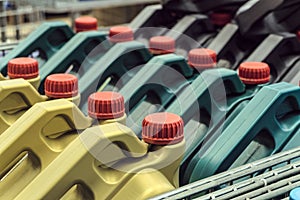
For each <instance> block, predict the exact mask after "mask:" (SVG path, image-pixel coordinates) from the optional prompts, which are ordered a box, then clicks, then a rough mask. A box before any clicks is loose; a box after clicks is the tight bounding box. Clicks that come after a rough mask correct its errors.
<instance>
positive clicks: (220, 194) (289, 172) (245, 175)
mask: <svg viewBox="0 0 300 200" xmlns="http://www.w3.org/2000/svg"><path fill="white" fill-rule="evenodd" d="M299 186H300V147H298V148H295V149H293V150H289V151H285V152H282V153H279V154H275V155H273V156H270V157H267V158H264V159H261V160H258V161H256V162H253V163H250V164H247V165H243V166H241V167H238V168H235V169H231V170H228V171H226V172H223V173H220V174H217V175H215V176H211V177H208V178H205V179H202V180H200V181H197V182H194V183H191V184H188V185H185V186H183V187H180V188H178V189H176V190H173V191H170V192H168V193H165V194H162V195H159V196H157V197H154V198H152V200H158V199H234V198H238V199H272V198H281V199H282V198H285V197H287V196H288V193H289V191H291V190H292V189H293V188H296V187H299Z"/></svg>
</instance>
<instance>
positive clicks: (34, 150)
mask: <svg viewBox="0 0 300 200" xmlns="http://www.w3.org/2000/svg"><path fill="white" fill-rule="evenodd" d="M89 115H90V116H91V117H85V116H84V115H83V113H82V112H81V111H80V110H79V109H78V107H77V106H76V105H75V104H74V103H72V102H70V101H68V100H66V99H58V100H52V101H46V102H41V103H36V104H35V105H34V106H32V107H31V108H30V109H29V110H28V111H27V112H25V114H24V115H23V116H21V117H20V118H19V119H18V120H17V121H16V122H15V123H14V124H13V125H12V126H11V127H10V128H8V129H7V130H6V131H5V132H4V133H3V134H2V135H0V155H1V159H0V179H1V181H0V199H13V198H14V197H15V196H16V195H17V194H18V193H19V192H20V191H21V190H22V189H23V188H24V187H25V186H26V185H27V184H28V183H30V182H31V181H32V180H33V179H34V178H35V177H36V176H37V175H38V174H39V173H41V172H42V171H43V170H44V169H45V168H46V167H47V166H48V165H49V164H50V163H51V162H52V161H53V160H54V159H55V158H56V157H57V156H58V155H59V154H60V153H61V152H62V151H63V150H64V149H65V148H66V147H67V146H68V144H69V143H71V142H72V141H73V140H74V139H75V138H77V136H78V134H80V133H81V132H82V130H84V129H86V128H88V127H90V126H91V125H92V124H93V122H96V124H97V125H98V124H107V123H112V122H120V123H125V121H126V114H125V109H124V98H123V96H122V95H120V94H118V93H114V92H99V93H95V94H92V95H91V96H90V97H89ZM92 118H94V119H92Z"/></svg>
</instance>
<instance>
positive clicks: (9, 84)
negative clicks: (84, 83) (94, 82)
mask: <svg viewBox="0 0 300 200" xmlns="http://www.w3.org/2000/svg"><path fill="white" fill-rule="evenodd" d="M45 93H46V96H45V95H40V94H39V93H38V92H37V90H36V89H35V88H34V87H33V86H32V85H31V84H30V83H29V82H28V81H27V80H24V79H12V80H7V81H0V94H1V95H0V134H2V133H3V132H4V131H5V130H6V129H7V128H8V127H9V126H11V125H12V124H13V123H14V122H15V121H16V120H17V119H18V118H19V117H20V116H22V115H23V114H24V113H25V112H26V111H27V110H28V109H29V108H30V107H31V106H33V105H34V104H36V103H38V102H44V101H48V100H52V99H57V98H66V99H67V100H69V101H72V102H74V103H75V104H79V101H80V95H79V94H78V80H77V77H75V76H74V75H71V74H53V75H50V76H48V77H47V79H46V81H45Z"/></svg>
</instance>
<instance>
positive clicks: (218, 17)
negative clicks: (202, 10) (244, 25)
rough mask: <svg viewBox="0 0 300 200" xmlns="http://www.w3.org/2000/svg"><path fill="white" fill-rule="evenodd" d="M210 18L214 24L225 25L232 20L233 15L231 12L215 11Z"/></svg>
mask: <svg viewBox="0 0 300 200" xmlns="http://www.w3.org/2000/svg"><path fill="white" fill-rule="evenodd" d="M210 19H211V22H212V24H214V25H217V26H225V25H226V24H228V23H229V22H230V21H231V19H232V16H231V14H229V13H221V12H214V13H212V14H211V15H210Z"/></svg>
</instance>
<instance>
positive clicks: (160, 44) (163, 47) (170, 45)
mask: <svg viewBox="0 0 300 200" xmlns="http://www.w3.org/2000/svg"><path fill="white" fill-rule="evenodd" d="M149 49H150V51H151V52H152V53H153V54H167V53H174V52H175V40H174V39H173V38H171V37H167V36H155V37H152V38H150V42H149Z"/></svg>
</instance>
